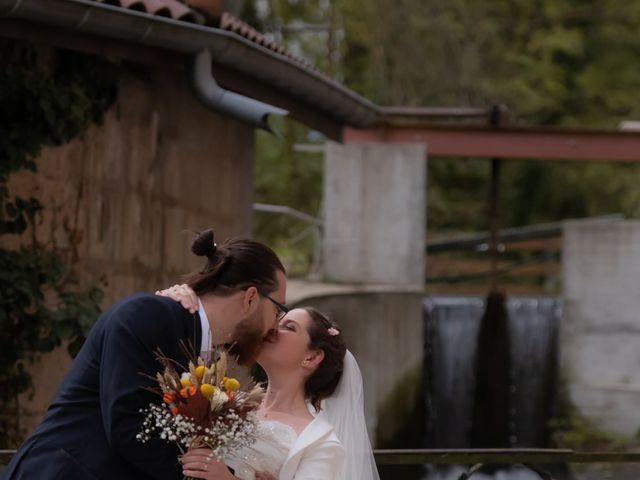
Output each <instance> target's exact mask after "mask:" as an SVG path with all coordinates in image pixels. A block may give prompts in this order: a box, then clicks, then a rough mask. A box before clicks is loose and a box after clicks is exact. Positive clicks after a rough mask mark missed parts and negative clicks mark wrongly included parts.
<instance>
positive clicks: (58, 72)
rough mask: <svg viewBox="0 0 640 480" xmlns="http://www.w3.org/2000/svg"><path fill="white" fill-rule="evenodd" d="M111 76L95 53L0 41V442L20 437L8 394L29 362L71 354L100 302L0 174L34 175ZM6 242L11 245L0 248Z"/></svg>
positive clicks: (104, 96) (108, 95)
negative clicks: (37, 229)
mask: <svg viewBox="0 0 640 480" xmlns="http://www.w3.org/2000/svg"><path fill="white" fill-rule="evenodd" d="M118 77H119V67H118V65H116V64H114V63H112V62H110V61H107V60H106V59H104V58H102V57H95V56H90V55H85V54H81V53H77V52H71V51H63V50H50V49H46V50H38V49H36V48H34V47H31V46H29V45H26V44H24V43H19V42H14V41H3V42H1V43H0V292H2V293H1V295H0V448H12V447H15V446H16V445H17V443H19V441H20V438H21V436H22V435H23V434H24V432H22V431H21V428H20V414H21V410H20V406H19V405H18V396H19V395H20V394H22V393H24V392H28V391H29V390H30V389H32V387H33V385H32V380H31V377H30V375H29V374H28V372H27V368H26V366H27V363H28V362H29V360H30V359H32V358H33V356H34V355H35V354H37V353H39V352H48V351H51V350H53V349H54V348H56V347H58V346H60V345H61V344H62V343H63V342H67V343H68V349H69V352H70V354H72V355H75V353H77V351H78V350H79V349H80V347H81V345H82V343H83V341H84V338H85V334H86V332H87V331H88V329H89V328H90V326H91V325H92V324H93V322H94V321H95V319H96V318H97V316H98V314H99V312H100V303H101V300H102V291H101V290H100V288H99V287H98V286H91V287H88V288H81V287H80V286H79V284H78V281H77V278H76V275H75V274H74V268H73V264H71V263H70V261H69V260H68V258H69V256H65V255H63V253H64V252H60V251H55V250H51V247H47V246H45V245H42V244H40V243H38V241H37V240H36V239H35V235H33V234H30V233H32V232H33V227H34V224H35V222H36V220H37V218H38V212H40V211H41V210H42V209H43V205H42V204H41V203H40V201H39V200H38V199H37V198H33V197H30V198H23V197H20V196H15V195H12V194H11V192H10V191H9V188H8V180H9V177H10V175H11V174H13V173H15V172H19V171H23V170H30V171H33V172H36V171H37V166H36V162H35V160H36V158H37V157H38V155H39V153H40V151H41V149H42V148H43V147H44V146H47V145H61V144H64V143H66V142H68V141H69V140H71V139H72V138H74V137H76V136H78V135H80V134H81V133H83V132H84V131H85V130H86V128H87V127H88V126H89V125H91V124H92V123H99V122H100V121H101V119H102V117H103V114H104V113H105V111H106V110H107V109H108V108H109V106H110V105H112V104H113V102H114V101H115V99H116V95H117V84H118ZM16 237H17V238H18V240H17V241H15V240H16ZM7 240H10V241H12V243H13V244H19V245H20V247H19V248H4V246H6V245H7Z"/></svg>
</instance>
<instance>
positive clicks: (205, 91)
mask: <svg viewBox="0 0 640 480" xmlns="http://www.w3.org/2000/svg"><path fill="white" fill-rule="evenodd" d="M211 63H212V61H211V52H210V51H209V50H207V49H203V50H200V52H198V53H196V54H195V55H194V58H193V68H192V84H193V89H194V91H195V94H196V96H197V97H198V98H199V99H200V101H201V102H202V103H203V104H204V105H205V106H207V107H208V108H210V109H211V110H215V111H216V112H219V113H224V114H227V115H230V116H232V117H234V118H237V119H239V120H243V121H245V122H247V123H249V124H251V125H255V126H256V127H259V128H262V129H264V130H267V131H268V132H272V129H271V127H270V126H269V122H268V120H269V115H280V116H285V115H288V114H289V112H288V111H286V110H283V109H281V108H278V107H274V106H273V105H269V104H268V103H263V102H260V101H258V100H254V99H253V98H249V97H245V96H244V95H239V94H237V93H234V92H231V91H229V90H225V89H224V88H222V87H221V86H220V85H218V82H216V79H215V78H214V77H213V73H212V72H211Z"/></svg>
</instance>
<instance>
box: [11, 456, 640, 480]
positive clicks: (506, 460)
mask: <svg viewBox="0 0 640 480" xmlns="http://www.w3.org/2000/svg"><path fill="white" fill-rule="evenodd" d="M14 454H15V450H0V472H1V471H2V468H3V465H6V464H7V463H9V461H10V460H11V457H12V456H13V455H14ZM374 455H375V458H376V463H377V464H378V465H472V466H471V467H469V469H468V470H467V471H465V472H464V473H462V474H461V475H460V477H459V480H467V479H468V478H470V477H471V476H472V475H473V474H474V473H476V472H477V471H479V470H480V469H481V468H482V466H483V465H524V466H526V467H527V468H529V469H531V470H533V471H534V472H536V473H537V474H538V475H539V476H540V478H542V479H543V480H553V477H552V476H551V475H550V474H549V473H547V472H546V471H545V470H544V468H543V467H541V465H545V464H546V465H548V464H563V463H638V464H640V452H638V453H635V452H627V453H616V452H576V451H574V450H554V449H528V448H527V449H505V450H502V449H473V450H451V449H447V450H374Z"/></svg>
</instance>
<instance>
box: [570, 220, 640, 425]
mask: <svg viewBox="0 0 640 480" xmlns="http://www.w3.org/2000/svg"><path fill="white" fill-rule="evenodd" d="M563 252H564V253H563V276H564V299H563V302H564V315H563V321H562V323H561V340H560V353H561V365H560V366H561V375H562V377H563V382H564V383H565V385H566V388H567V393H568V395H569V398H570V400H571V401H572V403H573V404H574V405H575V406H577V407H578V409H579V411H580V412H581V413H582V414H583V415H585V416H586V417H587V418H589V419H590V420H592V421H593V422H594V423H595V424H596V425H597V426H598V427H599V428H601V429H603V430H606V431H611V432H616V433H619V434H623V435H634V434H635V433H636V432H637V431H638V429H639V428H640V408H638V405H640V221H637V220H633V221H632V220H629V221H598V222H593V221H591V222H589V221H587V222H577V221H576V222H567V224H566V226H565V229H564V251H563Z"/></svg>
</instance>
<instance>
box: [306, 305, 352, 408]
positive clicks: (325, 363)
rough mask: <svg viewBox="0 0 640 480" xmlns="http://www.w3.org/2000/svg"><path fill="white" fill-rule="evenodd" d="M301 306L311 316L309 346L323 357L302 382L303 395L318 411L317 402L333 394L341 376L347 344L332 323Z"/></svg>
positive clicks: (313, 310)
mask: <svg viewBox="0 0 640 480" xmlns="http://www.w3.org/2000/svg"><path fill="white" fill-rule="evenodd" d="M302 309H303V310H304V311H306V312H307V314H308V315H309V317H310V318H311V322H310V323H309V328H308V333H309V339H310V340H309V349H310V350H322V351H323V352H324V359H323V360H322V362H320V365H318V367H317V368H316V370H315V371H314V372H313V373H312V374H311V375H309V378H307V381H306V383H305V384H304V393H305V397H306V398H307V400H309V402H311V405H313V407H314V408H315V409H316V411H319V410H320V402H321V401H322V400H323V399H325V398H327V397H330V396H331V395H332V394H333V392H334V391H335V390H336V387H337V386H338V383H339V382H340V379H341V378H342V370H343V368H344V355H345V353H346V351H347V345H346V343H345V341H344V336H343V335H342V332H341V331H340V329H339V328H338V326H337V325H336V324H335V323H333V322H332V321H331V320H329V319H328V318H327V317H325V316H324V315H323V314H322V313H320V312H319V311H318V310H316V309H315V308H313V307H302Z"/></svg>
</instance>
